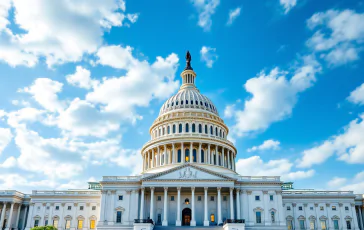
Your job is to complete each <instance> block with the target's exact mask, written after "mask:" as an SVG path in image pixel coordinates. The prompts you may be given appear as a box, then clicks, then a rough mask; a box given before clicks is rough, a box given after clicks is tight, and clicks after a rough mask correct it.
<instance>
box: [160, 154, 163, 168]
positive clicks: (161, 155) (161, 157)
mask: <svg viewBox="0 0 364 230" xmlns="http://www.w3.org/2000/svg"><path fill="white" fill-rule="evenodd" d="M162 159H163V154H162V152H160V153H159V166H162V165H163V164H162V162H163V160H162Z"/></svg>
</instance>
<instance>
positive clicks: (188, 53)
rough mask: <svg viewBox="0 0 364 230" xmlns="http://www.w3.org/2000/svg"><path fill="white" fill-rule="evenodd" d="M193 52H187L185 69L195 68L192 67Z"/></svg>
mask: <svg viewBox="0 0 364 230" xmlns="http://www.w3.org/2000/svg"><path fill="white" fill-rule="evenodd" d="M191 60H192V58H191V54H190V51H188V50H187V53H186V68H185V70H187V69H190V70H193V69H192V67H191Z"/></svg>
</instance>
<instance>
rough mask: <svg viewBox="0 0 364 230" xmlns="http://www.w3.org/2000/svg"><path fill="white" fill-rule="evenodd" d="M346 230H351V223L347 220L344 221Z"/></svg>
mask: <svg viewBox="0 0 364 230" xmlns="http://www.w3.org/2000/svg"><path fill="white" fill-rule="evenodd" d="M346 228H347V229H351V222H350V220H347V221H346Z"/></svg>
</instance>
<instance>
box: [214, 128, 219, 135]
mask: <svg viewBox="0 0 364 230" xmlns="http://www.w3.org/2000/svg"><path fill="white" fill-rule="evenodd" d="M215 135H216V136H219V134H217V127H216V128H215Z"/></svg>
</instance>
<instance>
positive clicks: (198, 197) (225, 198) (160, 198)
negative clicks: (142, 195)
mask: <svg viewBox="0 0 364 230" xmlns="http://www.w3.org/2000/svg"><path fill="white" fill-rule="evenodd" d="M170 200H171V201H175V197H174V196H171V198H170ZM222 200H223V201H227V196H223V197H222ZM157 201H162V196H157ZM197 201H202V196H197ZM210 201H215V196H210ZM189 203H190V199H188V198H186V199H185V204H189Z"/></svg>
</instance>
